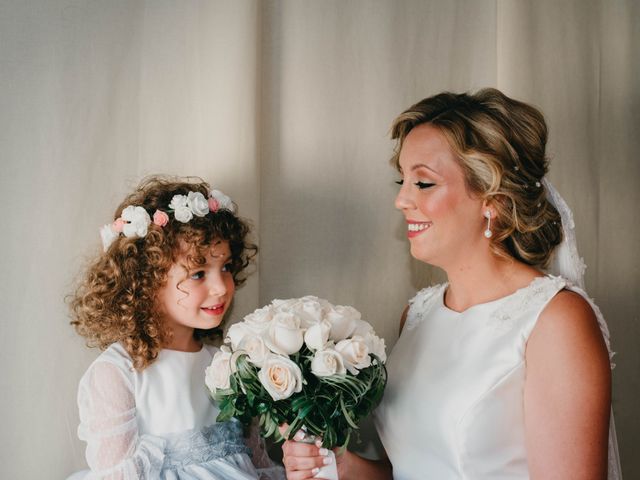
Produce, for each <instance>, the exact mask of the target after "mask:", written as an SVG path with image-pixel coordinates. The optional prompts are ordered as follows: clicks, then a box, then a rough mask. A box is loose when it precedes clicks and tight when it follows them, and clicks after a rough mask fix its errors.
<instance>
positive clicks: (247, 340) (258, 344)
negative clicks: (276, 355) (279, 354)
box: [238, 334, 270, 367]
mask: <svg viewBox="0 0 640 480" xmlns="http://www.w3.org/2000/svg"><path fill="white" fill-rule="evenodd" d="M238 350H241V351H245V352H247V354H248V355H249V361H250V362H251V363H253V364H254V365H257V366H258V367H262V365H263V363H264V360H265V359H266V358H267V356H268V355H269V354H270V352H269V349H268V348H267V346H266V345H265V344H264V340H263V339H262V338H260V337H259V336H258V335H253V334H248V335H246V336H245V337H244V338H243V339H242V340H241V341H240V344H239V345H238Z"/></svg>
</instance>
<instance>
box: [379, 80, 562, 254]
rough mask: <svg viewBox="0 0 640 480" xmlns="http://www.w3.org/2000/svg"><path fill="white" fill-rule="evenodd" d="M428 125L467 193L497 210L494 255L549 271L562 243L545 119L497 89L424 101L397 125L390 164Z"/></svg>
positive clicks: (413, 107) (494, 225)
mask: <svg viewBox="0 0 640 480" xmlns="http://www.w3.org/2000/svg"><path fill="white" fill-rule="evenodd" d="M424 123H429V124H431V125H433V126H435V127H436V128H438V129H439V130H440V131H441V132H442V133H443V134H444V136H445V137H446V139H447V141H448V143H449V146H450V147H451V149H452V150H453V151H454V153H455V154H456V156H457V158H458V160H459V162H460V166H461V167H462V170H463V172H464V176H465V181H466V185H467V188H468V189H469V191H470V192H472V193H473V194H475V195H477V196H479V197H480V198H482V199H483V200H487V201H488V202H490V203H491V205H492V206H493V207H494V208H495V210H496V218H495V219H494V220H493V221H492V224H491V225H492V230H493V236H492V238H491V242H492V243H491V246H492V249H493V251H494V252H495V253H496V254H497V255H500V256H503V257H511V258H515V259H517V260H520V261H522V262H524V263H526V264H528V265H534V266H539V267H544V266H546V265H547V263H548V262H549V259H550V257H551V254H552V252H553V249H554V248H555V247H556V246H557V245H558V244H560V242H561V241H562V226H561V221H560V215H559V214H558V211H557V210H556V208H555V207H554V206H553V205H551V204H550V203H549V202H548V201H547V198H546V195H545V190H544V188H543V186H542V178H543V177H544V176H545V174H546V173H547V169H548V161H547V158H546V154H545V150H546V144H547V125H546V122H545V120H544V117H543V115H542V113H541V112H540V111H539V110H538V109H536V108H535V107H533V106H531V105H528V104H526V103H523V102H519V101H517V100H514V99H512V98H509V97H507V96H506V95H504V94H503V93H502V92H500V91H499V90H496V89H494V88H486V89H483V90H480V91H479V92H477V93H476V94H467V93H462V94H455V93H450V92H444V93H440V94H438V95H434V96H432V97H428V98H425V99H424V100H421V101H420V102H418V103H416V104H415V105H413V106H411V107H410V108H408V109H407V110H405V111H404V112H403V113H402V114H400V115H399V116H398V117H397V118H396V119H395V120H394V122H393V125H392V127H391V138H392V139H395V140H396V147H395V151H394V155H393V157H392V159H391V162H392V163H393V164H394V165H395V166H396V168H399V163H398V161H399V156H400V151H401V149H402V145H403V142H404V140H405V138H406V136H407V135H408V134H409V132H410V131H411V130H412V129H413V128H414V127H416V126H417V125H421V124H424Z"/></svg>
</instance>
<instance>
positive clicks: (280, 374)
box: [258, 355, 302, 400]
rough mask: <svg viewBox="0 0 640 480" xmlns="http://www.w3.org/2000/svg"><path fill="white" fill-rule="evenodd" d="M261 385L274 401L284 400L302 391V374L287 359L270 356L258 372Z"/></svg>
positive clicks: (296, 366)
mask: <svg viewBox="0 0 640 480" xmlns="http://www.w3.org/2000/svg"><path fill="white" fill-rule="evenodd" d="M258 378H259V379H260V383H262V386H264V388H265V390H266V391H267V392H269V395H271V398H273V399H274V400H284V399H285V398H289V397H290V396H291V395H293V394H294V393H296V392H300V391H301V390H302V372H301V371H300V368H299V367H298V365H296V364H295V363H294V362H292V361H291V360H289V359H288V358H287V357H282V356H280V355H269V356H268V357H267V358H266V359H265V360H264V363H263V365H262V368H261V369H260V371H259V372H258Z"/></svg>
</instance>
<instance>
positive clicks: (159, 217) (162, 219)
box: [153, 210, 169, 227]
mask: <svg viewBox="0 0 640 480" xmlns="http://www.w3.org/2000/svg"><path fill="white" fill-rule="evenodd" d="M153 223H154V224H156V225H158V226H159V227H164V226H165V225H166V224H167V223H169V215H167V214H166V213H165V212H163V211H162V210H156V212H155V213H154V214H153Z"/></svg>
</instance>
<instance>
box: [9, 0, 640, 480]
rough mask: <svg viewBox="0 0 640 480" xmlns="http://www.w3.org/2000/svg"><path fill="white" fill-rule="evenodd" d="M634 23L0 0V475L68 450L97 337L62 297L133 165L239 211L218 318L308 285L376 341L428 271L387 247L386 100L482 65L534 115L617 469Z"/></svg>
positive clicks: (321, 8) (605, 12)
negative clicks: (596, 317)
mask: <svg viewBox="0 0 640 480" xmlns="http://www.w3.org/2000/svg"><path fill="white" fill-rule="evenodd" d="M639 25H640V4H639V3H638V2H635V1H633V0H628V1H622V0H619V1H618V0H615V1H614V0H610V1H606V0H603V1H595V0H594V1H573V2H572V1H564V0H563V1H552V0H536V1H533V0H531V1H519V0H477V1H472V2H470V1H464V0H460V1H442V0H432V1H407V0H316V1H310V0H307V1H302V0H291V1H266V0H265V1H245V0H228V1H218V0H210V1H204V0H203V1H200V2H198V1H178V0H153V1H151V0H149V1H133V0H129V1H123V0H122V1H118V0H97V1H88V0H84V1H81V0H74V1H72V0H48V1H44V0H40V1H36V0H31V1H24V0H22V1H21V0H0V161H1V162H2V173H1V174H0V188H1V192H2V196H3V198H4V202H5V208H4V209H3V222H2V223H3V225H4V228H3V229H2V230H3V235H2V237H1V238H2V239H1V240H0V241H1V242H2V256H1V257H0V265H1V266H2V274H3V275H2V280H1V282H2V283H1V285H0V287H1V288H0V304H1V305H2V306H3V307H4V308H3V314H2V318H1V323H0V328H1V332H0V360H1V365H2V367H1V369H2V373H1V375H0V388H1V392H2V396H1V397H0V412H1V415H2V419H1V422H2V423H1V424H2V425H3V428H2V429H1V432H2V433H0V464H1V465H2V472H3V477H4V476H6V477H7V478H21V479H41V478H64V477H65V475H67V474H69V473H70V472H71V471H73V470H74V469H79V468H81V467H83V465H84V460H83V445H82V444H81V443H80V442H79V441H78V440H77V438H76V431H75V430H76V427H77V423H78V418H77V411H76V406H75V394H76V387H77V382H78V379H79V378H80V376H81V375H82V373H83V372H84V370H85V369H86V367H87V366H88V364H89V363H90V361H91V360H92V359H93V358H94V357H95V356H96V354H97V352H95V351H92V350H88V349H86V348H85V347H84V345H83V341H82V339H80V338H77V336H76V335H75V333H74V332H73V330H72V329H71V327H69V325H68V317H67V312H66V307H65V305H64V296H65V294H68V293H69V292H70V291H71V289H72V285H73V281H74V276H75V275H76V274H77V272H78V271H79V269H80V268H81V266H82V264H83V263H84V261H85V260H86V258H87V257H88V256H89V255H91V254H93V253H94V252H96V251H97V249H98V248H99V245H98V244H99V240H98V235H97V227H98V226H100V225H101V224H103V223H105V222H106V221H107V220H108V218H109V216H110V214H111V213H112V210H113V208H114V207H115V206H116V204H117V203H118V202H119V200H120V199H121V198H122V196H123V195H124V194H125V192H127V191H128V189H129V188H130V187H131V186H132V185H133V184H134V183H135V182H136V181H137V180H138V179H139V178H140V177H141V176H143V175H145V174H149V173H156V172H165V173H175V174H190V175H200V176H203V177H205V178H206V179H208V180H210V181H211V182H212V183H214V184H215V185H217V186H219V187H220V188H221V189H222V190H224V191H226V192H228V193H229V194H230V195H232V196H233V198H234V199H235V200H236V201H237V202H238V204H239V205H240V209H241V213H242V214H243V215H245V216H247V217H249V218H251V219H252V220H253V224H254V226H255V232H256V236H257V239H258V242H259V244H260V246H261V253H260V260H259V264H258V268H257V272H256V273H255V274H254V275H253V277H252V279H251V281H250V282H249V283H248V284H247V285H246V286H245V287H244V288H243V289H242V290H241V291H240V293H239V294H238V296H237V301H236V305H235V307H234V311H233V312H232V318H231V321H233V320H235V319H238V318H241V317H242V315H244V314H245V313H248V312H249V311H251V310H252V309H253V308H255V307H257V306H258V305H261V304H264V303H266V302H268V301H270V300H271V299H272V298H274V297H289V296H299V295H303V294H308V293H310V294H316V295H318V296H322V297H326V298H328V299H329V300H331V301H333V302H337V303H344V304H351V305H354V306H355V307H357V308H358V309H359V310H361V311H362V313H363V316H364V317H366V318H367V319H368V320H370V321H371V322H372V323H373V324H374V325H375V327H376V329H377V330H378V331H379V332H380V333H381V334H382V335H384V336H385V337H386V339H387V343H388V344H389V345H393V343H394V342H395V339H396V336H397V323H398V318H399V315H400V312H401V310H402V308H403V306H404V305H405V304H406V301H407V299H408V298H410V297H411V296H412V295H413V293H414V292H415V291H416V289H419V288H421V287H423V286H426V285H428V284H430V283H432V282H436V281H439V280H441V279H442V275H441V273H440V272H436V271H432V270H431V269H429V268H427V267H425V266H423V265H420V264H418V263H416V262H414V261H412V260H411V258H410V256H409V254H408V251H407V245H406V241H405V239H404V233H403V224H402V220H401V217H400V215H399V214H398V213H397V212H395V211H394V208H393V198H394V195H395V192H396V186H395V185H394V183H393V181H394V180H395V179H396V175H395V173H394V171H393V169H392V168H391V167H390V166H389V165H388V163H387V159H388V157H389V156H390V153H391V147H392V145H391V143H390V141H389V139H388V128H389V124H390V121H391V120H392V118H393V117H394V116H395V115H396V114H398V113H399V112H400V111H402V110H403V109H404V108H406V107H407V106H408V105H410V104H411V103H413V102H415V101H417V100H419V99H421V98H423V97H425V96H427V95H431V94H434V93H437V92H439V91H441V90H453V91H463V90H475V89H478V88H481V87H484V86H497V87H498V88H501V89H503V90H504V91H505V92H506V93H508V94H511V95H514V96H516V97H518V98H521V99H523V100H525V101H529V102H532V103H534V104H536V105H538V106H539V107H541V108H542V110H543V111H544V112H545V114H546V116H547V119H548V122H549V125H550V129H551V142H550V146H549V151H550V154H551V156H552V167H551V174H550V177H551V179H552V180H553V181H554V183H555V184H556V185H557V187H558V188H559V190H560V191H561V192H562V193H563V194H564V195H565V197H566V199H567V201H568V203H569V204H570V206H571V207H572V208H573V210H574V214H575V218H576V223H577V228H578V238H579V242H580V248H581V251H582V254H583V255H584V256H585V260H586V262H587V264H588V265H589V269H588V271H587V286H588V289H589V291H590V293H591V295H592V296H594V297H595V299H596V301H597V302H598V303H599V304H600V306H601V307H602V310H603V311H604V313H605V315H606V316H607V318H608V320H609V324H610V326H611V330H612V337H613V338H612V340H613V346H614V349H615V350H617V351H618V352H619V354H618V356H617V357H616V360H617V364H618V366H617V368H616V370H615V375H614V409H615V411H616V415H617V423H618V432H619V439H620V449H621V456H622V465H623V471H624V473H625V475H626V476H627V478H635V477H637V476H640V460H639V459H638V458H637V455H634V453H633V452H634V448H635V445H636V444H637V442H638V440H640V420H639V416H638V415H637V411H636V408H635V406H636V404H637V400H636V398H637V395H638V394H639V393H640V392H639V387H638V383H637V378H638V373H640V372H639V368H638V365H640V353H638V352H639V350H640V349H638V338H640V337H639V335H638V334H639V333H640V331H639V330H640V328H639V327H638V323H637V318H638V314H637V312H638V311H639V309H640V308H639V307H640V305H639V301H638V296H637V294H636V290H637V286H638V283H639V282H638V280H639V274H638V269H639V268H640V253H639V251H640V249H639V247H640V227H639V226H638V222H637V218H638V215H637V213H636V209H637V205H639V204H640V194H639V193H638V181H639V180H640V161H638V159H637V157H636V152H638V151H640V148H639V147H640V135H638V133H639V132H638V125H639V124H640V110H639V108H640V101H639V100H640V94H639V93H638V92H639V91H640V89H639V87H640V75H639V74H640V71H639V70H640V61H639V60H640V58H639V53H640V48H639V47H638V45H640V30H639V28H638V26H639Z"/></svg>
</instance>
